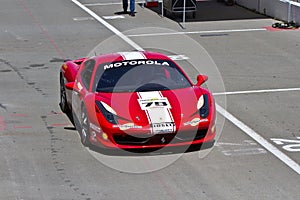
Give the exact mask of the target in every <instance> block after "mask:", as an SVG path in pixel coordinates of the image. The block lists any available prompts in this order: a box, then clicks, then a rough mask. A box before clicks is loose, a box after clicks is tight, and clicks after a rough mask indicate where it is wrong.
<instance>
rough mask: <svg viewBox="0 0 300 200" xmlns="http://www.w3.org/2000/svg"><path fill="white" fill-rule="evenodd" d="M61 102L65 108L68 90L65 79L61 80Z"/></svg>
mask: <svg viewBox="0 0 300 200" xmlns="http://www.w3.org/2000/svg"><path fill="white" fill-rule="evenodd" d="M60 103H61V106H62V107H63V108H65V106H66V90H65V87H64V85H63V81H62V80H61V82H60Z"/></svg>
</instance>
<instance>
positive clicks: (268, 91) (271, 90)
mask: <svg viewBox="0 0 300 200" xmlns="http://www.w3.org/2000/svg"><path fill="white" fill-rule="evenodd" d="M290 91H300V88H283V89H269V90H248V91H247V90H246V91H235V92H220V93H214V95H215V96H218V95H234V94H256V93H271V92H290Z"/></svg>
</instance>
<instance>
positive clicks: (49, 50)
mask: <svg viewBox="0 0 300 200" xmlns="http://www.w3.org/2000/svg"><path fill="white" fill-rule="evenodd" d="M75 2H77V1H75V0H74V1H73V2H72V1H71V0H51V1H42V0H13V1H11V0H2V1H1V8H0V27H1V28H0V41H1V46H0V199H1V200H2V199H3V200H10V199H14V200H15V199H18V200H20V199H24V200H27V199H28V200H34V199H37V200H40V199H55V200H69V199H86V200H88V199H189V200H190V199H195V200H196V199H197V200H198V199H212V200H214V199H224V200H227V199H228V200H229V199H230V200H231V199H272V200H273V199H278V200H279V199H280V200H281V199H286V200H287V199H291V200H292V199H293V200H295V199H299V196H300V176H299V163H300V125H299V119H300V114H299V113H300V107H299V105H300V104H299V99H300V91H299V90H300V89H299V88H300V78H299V74H300V68H299V63H300V59H299V50H300V32H299V31H298V30H273V29H270V28H269V27H270V26H271V24H272V23H273V22H274V20H272V19H270V18H267V17H265V16H261V15H258V14H255V13H252V12H250V11H248V10H245V9H243V8H240V7H238V6H233V7H226V6H224V5H222V4H217V3H216V2H201V3H202V4H199V3H198V5H201V6H202V5H203V8H204V9H203V10H202V11H203V12H200V11H201V9H200V7H199V12H197V17H196V19H187V22H186V24H184V26H185V29H182V26H183V24H182V23H180V22H179V21H180V17H181V16H180V15H176V16H175V17H173V19H170V18H166V17H164V18H162V17H161V16H160V13H157V12H158V9H148V8H143V7H142V6H141V5H139V4H137V5H136V12H137V13H136V17H130V16H128V15H118V14H116V13H117V12H120V11H122V6H121V4H120V2H119V1H115V0H109V1H105V0H98V1H96V0H80V1H78V2H77V4H75ZM94 3H96V4H94ZM80 6H81V7H80ZM83 8H88V10H90V11H87V10H84V9H83ZM201 8H202V7H201ZM212 8H213V9H212ZM210 9H211V10H212V11H211V12H209V10H210ZM91 11H92V12H93V13H94V14H95V15H96V16H95V15H94V17H92V16H91ZM221 11H222V12H221ZM97 16H98V17H97ZM112 16H113V17H112ZM116 16H117V17H116ZM95 17H96V18H97V19H95ZM99 19H100V21H99ZM101 20H103V21H104V22H105V23H103V21H101ZM106 23H108V24H106ZM145 27H146V28H145ZM149 27H152V28H151V29H149ZM153 27H154V28H153ZM170 30H172V31H170ZM183 32H185V33H183ZM116 33H117V34H119V33H121V34H119V36H121V37H119V36H115V35H116ZM181 37H184V38H186V37H188V38H191V39H193V41H194V42H195V43H196V44H200V45H201V46H202V47H203V48H204V49H205V50H206V51H207V52H208V53H209V55H210V56H211V57H212V59H213V60H214V62H215V63H216V65H217V67H218V70H219V72H220V74H221V77H222V81H223V82H224V86H225V89H226V90H225V91H226V92H225V94H226V100H227V101H226V103H224V102H218V103H219V104H220V107H218V111H219V115H218V120H220V121H221V122H222V119H223V121H224V125H223V127H222V129H221V130H220V131H221V132H220V134H221V135H220V138H219V139H218V141H217V144H216V146H215V147H214V148H213V150H212V151H211V152H210V153H209V154H208V155H207V156H206V157H205V158H200V154H199V153H198V152H192V153H186V154H184V155H182V156H181V157H180V158H179V159H178V160H176V161H175V162H173V163H172V164H170V165H168V166H166V167H164V168H162V169H160V170H155V171H153V172H149V173H127V172H124V171H122V170H116V169H113V168H111V167H108V166H106V165H105V164H103V163H102V162H100V161H99V159H97V158H96V157H95V156H93V155H92V154H99V153H97V152H96V153H92V154H91V153H90V152H91V151H90V150H89V149H87V148H84V147H83V146H82V145H81V144H80V140H79V136H78V134H77V132H76V130H74V128H73V126H72V125H71V123H70V122H69V120H68V118H67V117H65V116H64V115H62V114H61V112H60V109H59V107H58V101H59V95H58V94H59V85H58V72H59V67H60V65H61V64H62V60H63V59H65V58H71V59H72V58H78V57H84V56H86V55H87V54H88V53H89V52H91V50H92V49H93V48H94V47H95V46H96V45H97V44H99V43H104V45H102V46H101V48H98V51H99V52H98V51H97V52H96V53H104V52H113V51H121V50H122V51H130V50H136V49H137V48H138V47H140V48H143V49H144V48H146V49H147V48H149V47H151V45H150V44H156V43H158V44H160V45H161V46H162V47H161V48H162V49H161V50H162V51H167V52H171V53H176V55H184V56H181V58H186V61H188V62H192V61H189V59H190V58H191V57H192V56H193V55H194V53H195V52H197V50H199V49H193V48H194V47H195V46H193V45H192V47H191V48H189V45H190V44H189V43H188V42H185V41H182V40H181V39H182V38H181ZM124 39H125V40H124ZM189 41H190V40H189ZM131 42H133V43H131ZM175 44H177V45H175ZM178 44H179V46H180V47H182V48H179V49H176V48H178ZM135 45H136V46H135ZM196 46H197V45H196ZM163 47H168V48H163ZM172 48H174V49H172ZM149 49H151V48H149ZM192 54H193V55H192ZM187 58H189V59H187ZM178 62H182V63H184V62H185V61H184V60H181V61H178ZM213 80H214V77H209V82H213ZM212 85H213V84H212ZM213 92H214V93H215V96H216V98H217V100H218V96H219V97H220V96H224V91H213ZM160 156H161V155H157V156H156V155H154V156H152V159H153V157H154V158H155V157H160ZM112 157H113V156H112ZM117 158H120V157H117ZM120 159H122V158H120Z"/></svg>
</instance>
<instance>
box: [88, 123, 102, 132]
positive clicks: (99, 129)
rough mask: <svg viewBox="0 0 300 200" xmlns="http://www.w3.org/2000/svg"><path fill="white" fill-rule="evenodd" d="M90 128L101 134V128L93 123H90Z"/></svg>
mask: <svg viewBox="0 0 300 200" xmlns="http://www.w3.org/2000/svg"><path fill="white" fill-rule="evenodd" d="M90 128H91V129H93V130H95V131H97V132H101V128H100V127H99V126H97V125H95V124H93V123H90Z"/></svg>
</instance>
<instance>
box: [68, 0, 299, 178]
mask: <svg viewBox="0 0 300 200" xmlns="http://www.w3.org/2000/svg"><path fill="white" fill-rule="evenodd" d="M72 2H73V3H75V4H76V5H77V6H79V7H80V8H82V9H83V10H84V11H85V12H87V13H88V14H90V15H91V16H92V17H94V18H95V19H96V20H97V21H99V22H100V23H101V24H103V25H104V26H105V27H107V28H108V29H109V30H111V31H112V32H114V33H115V34H116V35H117V36H119V37H120V38H122V39H123V40H124V41H125V42H127V43H128V44H129V45H131V46H132V47H134V48H135V49H136V50H138V51H143V48H142V47H140V46H139V45H137V44H136V43H135V42H133V41H132V40H131V39H129V38H128V37H127V36H125V35H124V34H123V33H121V32H120V31H119V30H117V29H116V28H115V27H113V26H112V25H110V24H109V23H107V22H106V21H104V20H103V19H102V18H101V17H99V16H98V15H96V14H95V13H94V12H93V11H91V10H90V9H88V8H87V7H86V6H84V5H83V4H81V3H80V2H79V1H77V0H72ZM261 30H265V29H261ZM216 108H217V111H218V112H219V113H220V114H221V115H223V116H224V117H225V118H226V119H228V120H229V121H231V122H232V123H233V124H234V125H236V126H237V127H238V128H240V129H241V130H242V131H243V132H245V133H246V134H247V135H249V136H250V137H252V138H253V139H254V140H255V141H257V142H258V143H259V144H261V145H262V146H263V147H265V148H266V149H267V150H268V151H269V152H270V153H272V154H273V155H274V156H276V157H277V158H278V159H279V160H281V161H282V162H284V163H285V164H286V165H287V166H289V167H290V168H291V169H293V170H294V171H295V172H296V173H298V174H300V166H299V164H298V163H296V162H295V161H293V160H292V159H291V158H289V157H288V156H287V155H285V154H284V153H282V152H281V151H280V150H278V149H277V148H276V147H275V146H273V145H272V144H271V143H269V142H268V141H267V140H265V139H264V138H263V137H261V136H260V135H259V134H258V133H256V132H255V131H253V130H252V129H251V128H249V127H248V126H247V125H245V124H244V123H243V122H241V121H240V120H238V119H237V118H235V117H234V116H233V115H231V114H230V113H229V112H227V111H226V110H225V109H224V108H222V107H221V106H219V105H218V104H216Z"/></svg>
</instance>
